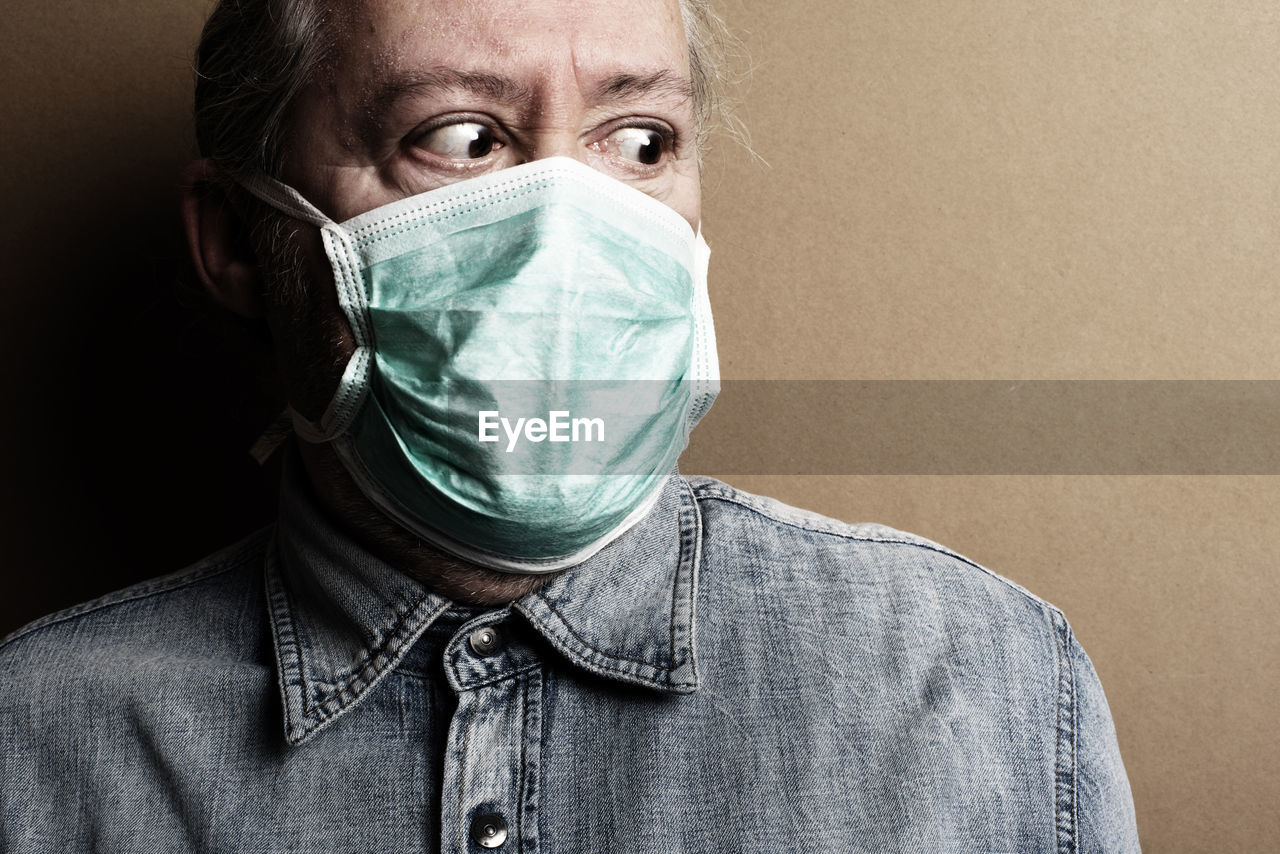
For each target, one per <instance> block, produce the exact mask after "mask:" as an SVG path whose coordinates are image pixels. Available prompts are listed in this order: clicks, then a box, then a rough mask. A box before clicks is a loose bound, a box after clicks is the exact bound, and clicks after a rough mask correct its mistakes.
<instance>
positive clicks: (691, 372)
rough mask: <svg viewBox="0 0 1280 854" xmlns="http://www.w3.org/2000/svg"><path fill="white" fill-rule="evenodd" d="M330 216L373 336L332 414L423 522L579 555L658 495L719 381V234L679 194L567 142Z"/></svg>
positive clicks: (486, 544) (554, 560)
mask: <svg viewBox="0 0 1280 854" xmlns="http://www.w3.org/2000/svg"><path fill="white" fill-rule="evenodd" d="M246 187H247V189H249V190H250V191H251V192H253V193H254V194H255V195H256V196H258V197H259V198H261V199H262V200H263V201H265V202H266V203H268V204H270V205H271V206H272V207H275V208H277V209H279V210H280V211H282V212H284V213H287V214H289V215H291V216H294V217H297V218H298V219H301V220H304V221H306V222H310V223H312V224H314V225H316V226H317V227H319V228H320V230H321V235H322V240H323V243H324V247H325V252H326V254H327V255H328V258H329V261H330V263H331V264H332V267H333V275H334V282H335V284H336V287H337V290H338V298H339V302H340V304H341V306H342V309H343V311H344V312H345V314H346V316H347V320H348V322H349V323H350V326H351V332H352V335H353V336H354V338H355V344H356V350H355V353H354V355H353V356H352V357H351V360H350V362H349V363H348V364H347V367H346V370H345V373H344V375H343V377H342V381H341V383H340V385H339V387H338V389H337V391H336V393H335V394H334V397H333V400H332V401H331V403H330V404H329V406H328V408H327V410H326V411H325V413H324V415H323V417H322V418H321V420H320V421H319V423H313V422H310V421H308V420H306V419H304V418H302V417H301V416H299V415H297V414H296V413H294V415H293V424H294V429H295V430H296V431H297V432H298V434H299V435H300V436H301V437H302V438H304V439H307V440H308V441H313V442H331V443H332V444H333V447H334V449H335V450H336V452H337V455H338V457H339V458H340V459H341V460H342V461H343V463H344V464H345V466H346V468H347V470H348V471H349V472H350V474H351V476H352V478H353V479H354V480H355V482H356V484H358V485H359V487H360V489H361V490H362V491H363V492H364V494H365V495H366V496H367V497H368V498H369V499H370V500H371V501H372V502H373V503H374V504H376V505H377V506H378V507H379V508H381V509H382V510H383V511H384V512H385V513H387V515H389V516H391V517H392V518H394V519H396V520H397V521H398V522H399V523H400V524H402V525H403V526H404V527H405V528H407V529H409V530H410V531H412V532H414V533H415V534H417V535H419V536H421V537H423V538H424V539H426V540H428V541H430V542H432V543H434V544H435V545H437V546H439V547H440V548H442V549H444V550H446V551H449V552H451V553H453V554H455V555H457V556H459V557H462V558H464V559H466V560H469V561H472V562H474V563H478V564H481V565H483V566H487V567H490V568H494V569H499V570H504V571H508V572H524V573H537V572H550V571H553V570H558V569H562V568H565V567H568V566H572V565H574V564H576V563H580V562H581V561H583V560H585V559H587V558H588V557H590V556H591V555H593V554H595V553H596V552H597V551H599V550H600V549H601V548H603V547H604V546H605V545H607V544H608V543H610V542H612V541H613V540H615V539H617V538H618V537H620V536H621V535H622V534H624V533H625V532H626V531H627V529H628V528H630V527H631V526H632V525H633V524H635V523H636V522H637V521H639V520H640V519H641V518H642V517H643V516H644V515H645V514H646V513H647V512H648V511H649V509H650V508H651V507H652V505H653V503H654V501H655V500H656V499H657V496H658V494H659V492H660V490H661V488H662V484H663V482H664V481H665V480H666V478H667V477H668V476H669V474H670V472H671V470H672V468H673V466H674V465H675V462H676V458H677V457H678V456H679V455H680V453H681V451H682V450H683V449H684V447H685V445H686V444H687V443H688V437H689V432H690V430H691V429H692V428H693V426H694V425H695V424H696V423H697V422H698V421H699V419H701V418H702V416H703V415H704V414H705V413H706V411H707V410H708V409H709V408H710V406H711V403H712V401H713V400H714V398H715V396H716V393H717V392H718V390H719V369H718V363H717V359H716V347H715V333H714V331H713V328H712V323H711V308H710V303H709V302H708V299H707V285H706V266H707V256H708V250H707V248H706V244H705V243H704V242H703V240H702V237H701V235H700V234H695V233H694V231H693V229H691V228H690V227H689V224H688V223H687V222H686V221H685V220H684V218H683V217H681V216H680V215H679V214H677V213H676V212H675V211H673V210H672V209H671V208H669V207H667V206H666V205H665V204H663V203H661V202H659V201H657V200H656V199H653V198H651V197H649V196H647V195H645V194H644V193H642V192H640V191H638V190H636V189H634V188H632V187H629V186H627V185H625V184H623V183H621V182H619V181H616V180H614V179H612V178H609V177H608V176H605V175H603V174H601V173H600V172H598V171H596V170H594V169H592V168H590V167H588V166H586V165H584V164H582V163H579V162H577V161H576V160H573V159H570V158H564V157H554V158H548V159H544V160H537V161H533V162H531V163H526V164H522V165H520V166H515V167H512V168H510V169H505V170H502V171H500V172H496V173H493V174H490V175H484V176H481V177H478V178H473V179H470V180H467V181H462V182H459V183H456V184H452V185H449V186H447V187H443V188H441V189H437V190H432V191H430V192H427V193H422V194H420V195H417V196H413V197H411V198H407V199H403V200H401V201H397V202H393V203H391V204H389V205H385V206H383V207H380V208H376V209H375V210H372V211H369V212H368V213H365V214H361V215H360V216H358V217H355V218H354V219H351V220H347V221H346V222H343V223H335V222H333V221H332V220H330V219H329V218H328V217H326V216H325V215H324V214H322V213H321V212H320V211H319V210H317V209H316V208H315V207H314V206H313V205H311V204H310V203H309V202H307V201H306V200H305V199H304V198H303V197H302V196H301V195H300V194H298V193H297V192H296V191H294V190H292V189H291V188H289V187H287V186H285V185H284V184H281V183H279V182H278V181H275V180H273V179H270V178H265V177H263V178H258V179H256V180H254V181H250V182H248V183H246Z"/></svg>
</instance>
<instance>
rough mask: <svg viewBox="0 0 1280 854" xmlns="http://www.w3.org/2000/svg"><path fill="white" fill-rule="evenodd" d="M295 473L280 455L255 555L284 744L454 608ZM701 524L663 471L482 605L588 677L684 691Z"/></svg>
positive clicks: (308, 733)
mask: <svg viewBox="0 0 1280 854" xmlns="http://www.w3.org/2000/svg"><path fill="white" fill-rule="evenodd" d="M305 481H306V476H305V473H304V472H303V471H302V466H301V465H300V463H299V461H298V460H297V459H296V457H294V456H293V455H292V454H291V455H290V459H289V460H288V461H287V463H286V465H285V475H284V482H283V485H282V489H281V501H280V517H279V522H278V524H277V527H276V542H275V547H274V548H271V549H268V551H267V557H266V586H267V606H268V609H269V611H270V618H271V627H272V634H273V640H274V643H275V652H276V659H277V668H278V669H277V673H278V676H279V688H280V694H281V699H282V702H283V705H284V729H285V738H286V739H287V740H288V742H289V743H290V744H295V745H296V744H301V743H303V742H304V741H306V740H308V739H310V738H311V737H312V736H314V735H315V734H316V733H317V732H319V731H320V730H321V729H323V728H324V727H325V726H327V725H328V724H329V723H330V722H331V721H333V720H334V719H336V718H337V717H339V716H340V715H342V714H345V713H346V712H348V711H350V710H351V709H353V708H355V707H357V706H358V705H359V704H360V702H361V700H362V699H363V698H364V697H365V696H367V694H368V692H369V691H371V690H372V689H373V688H374V687H375V686H376V685H377V684H378V683H379V682H380V681H381V680H382V679H383V678H384V677H385V676H386V675H387V674H388V673H389V672H391V670H392V669H393V668H394V667H395V666H396V665H397V664H398V663H399V662H400V660H401V659H402V658H404V656H405V654H406V653H408V651H409V650H410V649H411V648H412V647H413V645H414V643H415V642H416V641H417V640H418V638H419V637H420V636H421V635H422V633H423V632H424V631H426V630H427V628H428V627H429V626H431V624H432V623H433V622H435V621H436V620H437V619H438V618H440V617H441V616H442V615H443V614H445V613H446V612H447V611H449V610H450V609H451V608H454V607H455V606H454V604H453V603H452V602H451V601H450V600H448V599H446V598H444V597H443V596H439V595H437V594H435V593H432V592H431V591H429V590H428V589H427V588H426V587H424V586H423V585H421V584H419V583H418V582H417V581H415V580H413V579H412V578H410V577H409V576H408V575H406V574H405V573H403V572H400V571H399V570H397V569H395V568H394V567H392V566H391V565H389V564H387V563H386V562H385V561H383V560H381V559H379V558H377V557H375V556H374V555H373V554H371V553H370V552H369V551H368V550H366V549H364V548H363V547H362V546H360V545H359V544H358V543H356V542H355V541H353V540H352V539H351V538H350V537H348V536H346V535H345V534H344V533H342V532H341V531H339V530H338V529H337V528H336V527H335V526H333V525H332V524H331V523H330V522H329V521H328V520H327V519H326V518H325V517H324V515H323V513H322V511H321V510H320V509H319V508H318V507H316V505H315V503H314V499H313V498H312V496H311V494H310V488H309V485H308V484H307V483H306V482H305ZM701 526H702V523H701V518H700V514H699V512H698V507H697V502H696V500H695V499H694V497H693V493H692V491H691V490H690V488H689V485H688V484H687V483H685V481H684V479H683V478H681V477H680V476H679V474H678V473H675V472H673V473H672V474H671V476H670V477H669V478H668V479H667V481H666V483H665V484H664V485H663V490H662V493H661V495H660V496H659V498H658V501H657V502H656V503H655V505H654V507H653V509H652V510H651V511H650V512H649V514H648V515H647V516H645V517H644V519H642V520H641V521H640V522H639V523H637V524H636V526H635V527H634V528H632V529H631V530H630V531H628V532H627V533H626V534H624V535H623V536H622V537H620V538H619V539H618V540H616V541H615V542H613V543H612V544H610V545H609V546H607V547H606V548H604V549H602V550H601V551H600V552H599V553H597V554H596V555H595V556H594V557H592V558H590V559H588V560H587V561H585V562H583V563H582V564H579V565H578V566H576V567H573V568H572V569H569V570H566V571H565V572H563V573H561V574H560V575H559V576H557V577H556V578H554V579H552V580H551V581H550V582H549V583H548V584H547V585H546V586H544V587H543V588H542V589H541V590H539V591H537V592H535V593H531V594H529V595H527V596H524V597H522V598H520V599H517V600H516V601H515V602H513V603H512V604H511V605H509V606H505V607H497V608H494V609H491V610H492V611H501V610H508V609H509V610H510V611H514V612H517V613H519V614H521V615H522V616H523V617H524V618H525V619H526V620H527V621H528V622H529V624H530V625H531V626H533V627H534V628H535V629H536V630H537V631H538V632H539V633H540V634H542V635H543V636H544V637H545V638H546V639H547V640H548V641H549V642H550V643H551V645H552V646H553V647H555V648H556V649H557V650H559V651H560V653H561V654H562V655H563V656H564V657H565V658H566V659H568V660H569V661H570V662H572V663H573V664H575V665H577V666H578V667H581V668H584V669H586V670H589V671H591V672H592V673H595V674H598V675H600V676H603V677H606V678H610V679H615V680H618V681H622V682H629V683H633V684H637V685H643V686H646V687H649V688H653V689H656V690H659V691H664V692H669V693H690V692H692V691H693V690H695V689H696V688H697V686H698V670H697V662H696V659H695V656H694V641H693V637H694V600H695V592H696V590H697V572H698V563H699V560H700V550H701V542H702V537H701Z"/></svg>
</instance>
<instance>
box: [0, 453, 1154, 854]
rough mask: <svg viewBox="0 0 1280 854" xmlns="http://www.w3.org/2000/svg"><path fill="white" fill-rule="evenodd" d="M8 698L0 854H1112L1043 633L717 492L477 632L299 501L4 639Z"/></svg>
mask: <svg viewBox="0 0 1280 854" xmlns="http://www.w3.org/2000/svg"><path fill="white" fill-rule="evenodd" d="M0 678H2V680H3V690H2V691H0V751H2V753H0V763H2V767H0V770H2V773H0V850H3V851H4V852H9V854H26V852H58V854H64V852H71V851H111V852H156V851H208V852H384V853H385V852H424V851H440V852H462V851H466V852H483V851H493V850H498V851H510V852H526V854H533V852H543V853H544V854H571V852H611V853H612V852H690V853H691V854H692V852H700V853H701V852H720V851H724V852H745V851H761V852H792V851H832V852H837V851H838V852H878V853H879V852H898V851H901V852H964V854H973V852H1000V854H1006V852H1020V854H1032V852H1059V854H1066V852H1103V851H1106V852H1130V851H1137V850H1138V842H1137V833H1136V830H1135V825H1134V816H1133V807H1132V801H1131V797H1130V793H1129V785H1128V781H1127V780H1126V777H1125V772H1124V768H1123V766H1122V764H1121V760H1120V756H1119V753H1118V751H1117V748H1116V739H1115V733H1114V730H1113V728H1112V723H1111V717H1110V713H1109V712H1108V709H1107V705H1106V701H1105V700H1104V698H1103V694H1102V689H1101V687H1100V686H1099V684H1098V681H1097V678H1096V676H1095V675H1094V671H1093V668H1092V666H1091V665H1090V663H1089V660H1088V658H1087V657H1086V656H1085V654H1084V652H1083V651H1082V650H1081V648H1080V646H1079V645H1078V644H1077V643H1076V640H1075V638H1074V637H1073V635H1072V632H1071V629H1070V628H1069V627H1068V625H1067V622H1066V620H1065V619H1064V618H1063V616H1062V614H1061V613H1060V612H1058V611H1057V610H1056V609H1054V608H1053V607H1051V606H1049V605H1047V604H1045V603H1044V602H1042V601H1041V600H1039V599H1037V598H1035V597H1034V596H1032V595H1030V594H1029V593H1027V592H1026V591H1024V590H1022V589H1021V588H1019V587H1017V586H1016V585H1014V584H1012V583H1010V582H1008V581H1006V580H1004V579H1002V578H999V577H998V576H996V575H994V574H992V573H990V572H988V571H987V570H985V569H983V568H981V567H979V566H977V565H975V564H973V563H971V562H969V561H967V560H965V559H964V558H962V557H959V556H957V555H955V554H953V553H951V552H949V551H947V550H946V549H943V548H941V547H939V546H937V545H935V544H933V543H930V542H928V541H926V540H922V539H919V538H916V537H913V536H910V535H907V534H903V533H899V532H897V531H893V530H890V529H887V528H884V527H880V526H874V525H858V526H850V525H845V524H842V523H840V522H836V521H833V520H830V519H825V518H822V517H819V516H816V515H813V514H810V513H806V512H803V511H799V510H796V509H793V508H790V507H787V506H785V505H782V504H780V503H778V502H775V501H772V500H769V499H765V498H760V497H756V496H753V495H748V494H746V493H743V492H739V491H736V490H734V489H733V488H731V487H729V486H727V485H725V484H723V483H720V482H717V481H714V480H710V479H697V478H695V479H688V480H686V479H684V478H682V477H680V476H678V475H673V476H672V477H671V478H670V480H669V481H668V482H667V484H666V487H665V491H664V493H663V495H662V498H661V500H660V501H659V502H658V504H657V505H656V506H655V508H654V510H653V512H652V513H651V514H650V515H649V516H648V517H647V518H646V519H645V520H644V521H643V522H641V523H640V524H639V525H638V526H637V527H636V528H634V529H633V530H631V531H630V532H629V533H628V534H626V535H625V536H624V537H623V538H622V539H621V540H619V541H617V542H616V543H614V544H613V545H611V546H609V547H608V548H606V549H605V550H604V551H602V552H600V553H599V554H598V555H597V556H595V557H594V558H592V559H590V560H588V561H587V562H585V563H583V564H582V565H580V566H578V567H575V568H574V569H572V570H570V571H568V572H566V573H564V574H563V575H560V576H558V577H556V578H555V579H554V580H552V581H551V582H550V583H548V584H547V585H546V586H545V587H544V588H543V589H542V590H540V591H539V592H536V593H533V594H530V595H527V596H525V597H523V598H521V599H518V600H516V601H515V602H513V603H511V604H510V605H507V606H504V607H495V608H488V609H483V608H468V607H461V606H458V605H456V604H454V603H452V602H450V601H448V600H446V599H443V598H441V597H440V596H437V595H435V594H433V593H431V592H430V591H429V590H427V589H426V588H424V587H423V586H422V585H420V584H418V583H416V582H415V581H413V580H412V579H411V578H410V577H409V576H407V575H405V574H403V573H401V572H399V571H397V570H396V569H394V568H393V567H391V566H389V565H388V564H386V563H384V562H383V561H381V560H379V559H378V558H376V557H373V556H372V555H370V554H369V553H368V552H367V551H365V550H364V549H363V548H361V547H360V546H358V545H357V544H355V543H354V542H353V541H352V540H350V539H349V538H347V537H345V536H344V535H343V534H341V533H340V532H339V531H338V530H336V529H335V528H334V526H332V525H331V524H329V523H328V522H327V521H326V520H325V518H324V517H323V516H322V514H321V513H320V512H319V511H318V509H317V508H316V507H315V506H314V505H313V504H312V500H311V498H310V497H309V495H308V493H307V490H306V488H305V487H303V486H301V484H299V483H298V482H297V481H296V480H293V481H291V482H289V483H287V484H286V487H285V490H284V494H283V500H282V505H281V512H280V518H279V521H278V523H277V524H276V525H275V526H273V527H272V528H270V529H267V530H264V531H262V532H260V533H258V534H257V535H254V536H252V537H250V538H249V539H247V540H245V541H244V542H242V543H240V544H239V545H236V546H234V547H232V548H230V549H228V550H226V551H223V552H222V553H220V554H217V555H215V556H213V557H210V558H208V559H207V560H205V561H203V562H202V563H200V564H198V565H196V566H194V567H192V568H190V569H187V570H185V571H183V572H180V573H178V574H176V575H172V576H169V577H166V578H163V579H160V580H156V581H152V582H148V583H145V584H142V585H139V586H136V587H132V588H130V589H127V590H124V591H121V592H119V593H116V594H113V595H110V596H107V597H105V598H102V599H99V600H97V601H95V602H90V603H88V604H85V605H81V606H79V607H76V608H72V609H70V610H68V611H64V612H62V613H60V614H55V615H53V616H50V617H47V618H45V619H43V620H40V621H38V622H37V623H34V624H32V625H30V626H28V627H27V628H25V629H23V630H21V631H19V632H17V633H15V634H14V635H12V636H10V637H9V638H8V639H7V640H5V642H4V644H3V646H0Z"/></svg>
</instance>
